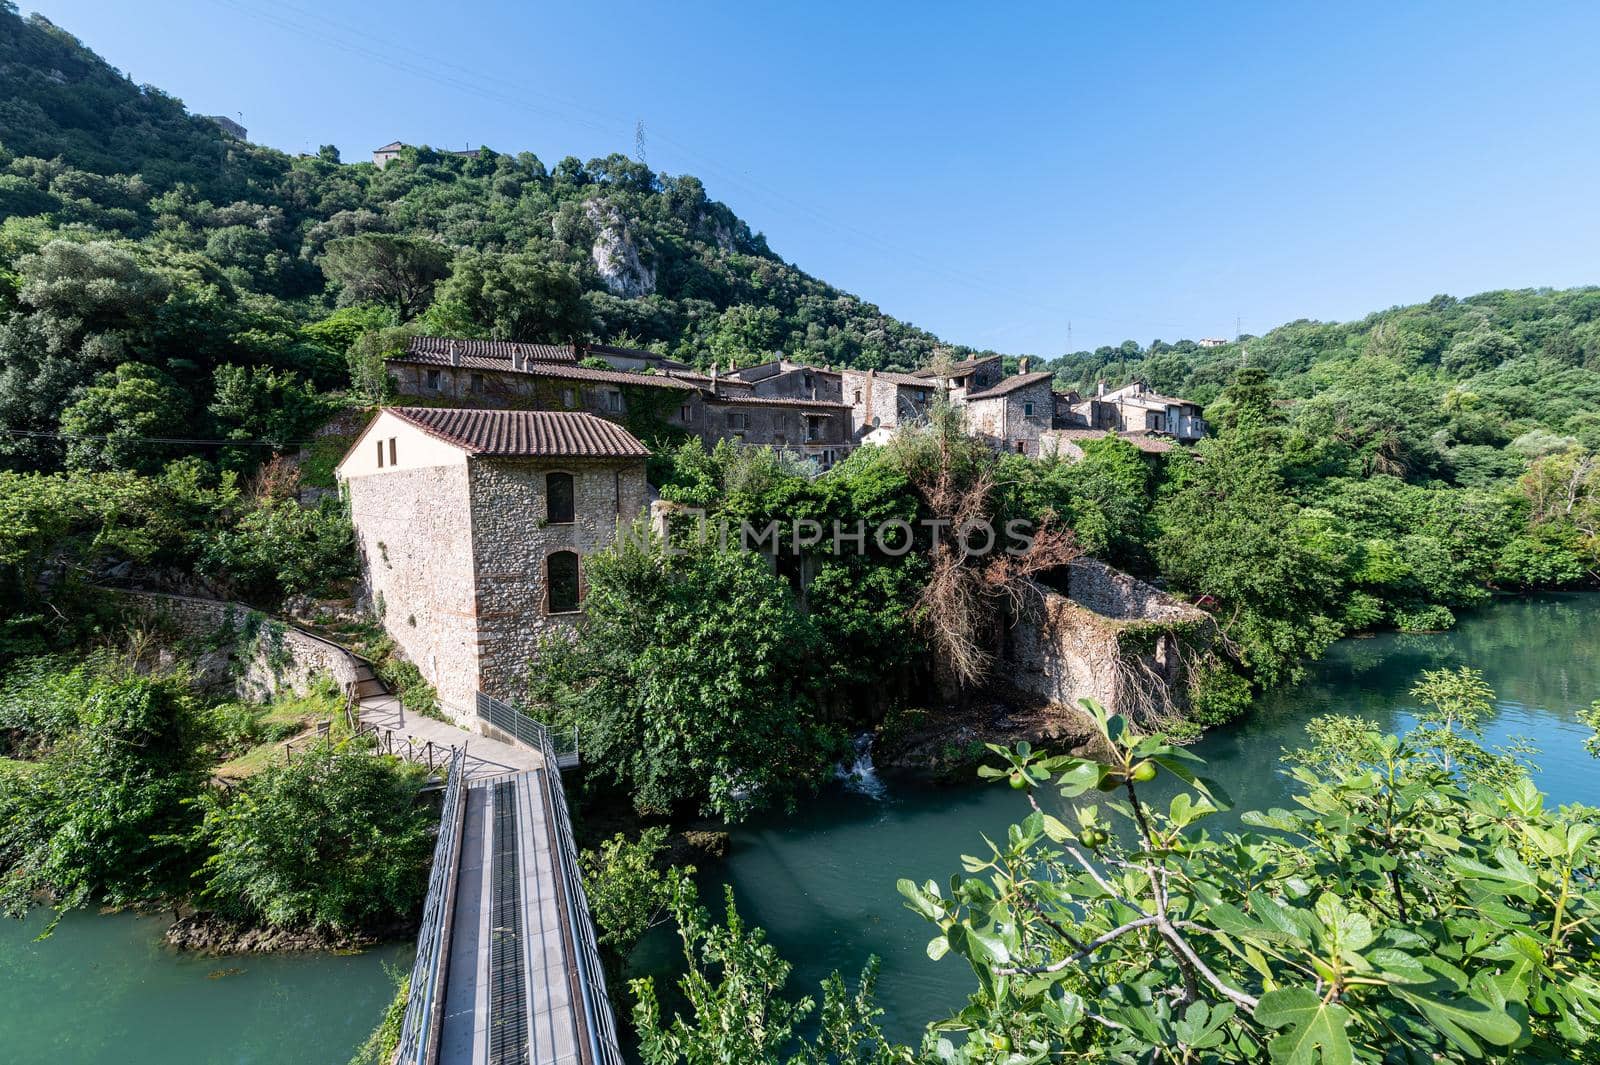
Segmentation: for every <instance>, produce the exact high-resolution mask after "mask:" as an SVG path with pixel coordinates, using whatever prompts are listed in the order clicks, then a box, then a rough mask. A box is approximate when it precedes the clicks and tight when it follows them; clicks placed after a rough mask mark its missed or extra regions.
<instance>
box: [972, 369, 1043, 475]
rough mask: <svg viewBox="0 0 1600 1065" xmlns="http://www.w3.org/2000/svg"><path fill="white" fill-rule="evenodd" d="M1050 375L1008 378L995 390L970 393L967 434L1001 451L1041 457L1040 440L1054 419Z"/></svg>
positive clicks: (1024, 375) (1029, 374)
mask: <svg viewBox="0 0 1600 1065" xmlns="http://www.w3.org/2000/svg"><path fill="white" fill-rule="evenodd" d="M1051 380H1052V375H1051V374H1050V373H1048V372H1044V371H1041V372H1039V373H1025V374H1018V375H1017V376H1015V377H1007V378H1005V379H1004V380H1002V381H1001V382H1000V383H999V384H997V385H995V386H994V387H992V388H987V389H984V390H983V391H981V392H973V393H968V394H967V396H966V398H965V400H964V402H963V404H962V405H963V406H964V407H965V408H966V413H967V431H968V432H970V433H972V434H973V435H974V436H977V437H979V438H981V439H982V440H984V441H985V442H986V443H988V444H989V446H990V447H993V448H995V449H996V450H998V451H1011V452H1015V453H1016V454H1018V455H1027V456H1028V457H1029V458H1038V457H1039V439H1040V437H1041V435H1042V434H1044V433H1045V432H1047V431H1049V429H1050V426H1051V423H1052V421H1053V419H1054V417H1055V397H1054V395H1053V394H1052V393H1051V391H1050V382H1051Z"/></svg>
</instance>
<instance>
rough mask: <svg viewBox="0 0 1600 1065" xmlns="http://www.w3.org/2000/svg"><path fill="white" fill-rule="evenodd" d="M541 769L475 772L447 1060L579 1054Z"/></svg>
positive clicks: (445, 1041)
mask: <svg viewBox="0 0 1600 1065" xmlns="http://www.w3.org/2000/svg"><path fill="white" fill-rule="evenodd" d="M541 778H542V771H541V772H533V773H521V774H518V775H516V776H513V777H502V778H501V779H499V780H497V781H494V782H489V781H472V782H471V783H470V784H469V785H468V788H467V792H466V795H465V796H463V798H464V799H465V800H466V812H465V816H464V821H463V825H462V846H461V862H460V867H459V872H458V873H457V879H456V897H455V910H454V918H453V920H452V922H451V933H450V943H449V957H450V962H449V966H448V968H447V969H446V970H445V972H446V985H447V986H446V992H445V1000H444V1010H443V1013H442V1015H441V1018H440V1025H441V1027H440V1039H439V1057H438V1060H439V1062H440V1065H529V1063H532V1065H577V1063H578V1062H579V1061H580V1060H581V1059H580V1057H579V1043H580V1040H581V1036H580V1034H579V1025H580V1024H581V1023H582V1022H581V1013H580V1010H581V1006H580V1005H578V1004H576V1003H575V1002H574V1000H573V993H572V992H573V988H572V983H571V979H572V978H571V975H570V970H571V969H572V967H573V963H572V960H571V959H570V958H569V951H570V949H571V946H570V943H569V940H570V933H569V932H568V931H567V930H566V929H565V928H564V922H563V919H562V914H563V910H562V905H561V903H562V897H561V890H562V889H561V887H560V885H559V874H558V872H557V870H556V861H555V857H554V855H553V854H552V853H551V848H550V834H551V827H550V825H549V824H548V822H547V815H548V813H549V811H548V808H547V806H546V803H545V800H544V781H543V780H542V779H541ZM584 919H585V920H587V915H585V916H584Z"/></svg>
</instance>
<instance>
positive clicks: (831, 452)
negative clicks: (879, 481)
mask: <svg viewBox="0 0 1600 1065" xmlns="http://www.w3.org/2000/svg"><path fill="white" fill-rule="evenodd" d="M704 403H705V423H704V429H703V432H702V439H703V440H704V441H705V444H706V446H707V447H708V448H711V447H715V446H716V444H717V441H719V440H733V441H737V442H738V443H741V444H750V445H752V446H758V447H759V446H763V445H767V446H771V447H775V448H780V449H783V450H787V451H794V452H798V453H799V454H801V455H804V456H805V457H806V458H811V459H815V460H816V461H817V462H818V463H819V464H820V465H821V466H822V467H823V468H824V469H827V468H828V467H829V466H832V465H833V464H834V463H835V462H838V461H839V460H840V459H842V458H844V456H845V455H846V454H848V453H849V450H850V444H851V441H850V409H849V408H848V407H846V406H845V405H844V404H843V403H835V402H830V401H827V400H809V399H778V398H772V397H765V396H738V395H726V394H722V395H716V396H711V395H708V396H706V397H705V399H704Z"/></svg>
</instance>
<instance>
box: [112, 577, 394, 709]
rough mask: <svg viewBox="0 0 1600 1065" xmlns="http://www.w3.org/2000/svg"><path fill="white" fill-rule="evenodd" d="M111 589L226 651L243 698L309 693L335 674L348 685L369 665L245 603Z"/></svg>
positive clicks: (153, 618) (136, 608) (138, 609)
mask: <svg viewBox="0 0 1600 1065" xmlns="http://www.w3.org/2000/svg"><path fill="white" fill-rule="evenodd" d="M112 594H114V595H115V596H116V597H117V601H118V602H119V603H122V604H124V605H125V606H126V607H127V608H128V609H129V610H130V611H132V612H133V613H134V614H136V615H138V616H140V617H142V618H145V619H146V620H148V621H150V622H152V623H154V624H157V625H159V626H161V627H162V628H164V629H167V630H169V631H172V632H174V633H177V634H178V635H180V636H182V637H184V638H186V639H188V640H192V641H194V642H196V643H197V644H199V645H201V646H209V647H213V648H215V650H216V651H218V652H220V653H223V654H226V655H227V656H228V658H229V659H230V666H231V668H230V670H229V674H230V677H231V682H232V686H233V689H234V692H235V694H237V695H238V696H239V697H240V698H241V699H250V700H254V701H265V700H267V699H269V698H271V697H272V696H274V695H277V694H279V693H282V692H293V693H294V694H296V695H304V694H306V693H307V692H308V691H310V690H311V685H312V683H313V682H314V681H315V680H316V679H317V678H318V677H331V678H332V679H333V681H334V683H336V684H338V685H339V686H340V687H341V688H343V687H344V686H345V685H346V684H350V683H353V682H354V681H355V680H356V679H357V671H358V670H360V669H361V667H362V666H363V665H364V664H365V663H364V662H363V661H362V660H361V659H360V658H358V657H357V656H356V655H354V654H352V653H351V652H349V651H347V650H345V649H344V648H342V647H340V646H338V645H337V644H334V643H330V642H329V641H327V640H324V639H322V638H321V637H320V636H316V635H314V634H312V633H309V632H306V631H304V630H303V629H298V628H295V627H294V626H293V625H288V624H285V623H284V622H282V621H279V620H277V619H275V618H272V617H270V616H268V615H266V614H263V613H262V612H261V611H259V610H256V609H255V608H254V607H249V606H245V605H244V604H241V603H230V602H226V601H223V600H219V599H200V598H196V597H193V596H185V595H166V594H164V593H160V592H138V591H115V592H113V593H112Z"/></svg>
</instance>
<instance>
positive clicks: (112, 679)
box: [0, 635, 436, 932]
mask: <svg viewBox="0 0 1600 1065" xmlns="http://www.w3.org/2000/svg"><path fill="white" fill-rule="evenodd" d="M141 649H142V650H144V651H148V650H149V649H150V648H149V645H148V644H147V643H144V642H142V641H141V638H140V637H139V636H137V635H134V636H132V637H130V643H129V647H128V649H127V650H125V651H121V652H117V653H113V652H111V651H106V650H102V651H95V652H92V653H89V654H87V655H83V654H80V655H79V656H77V657H76V658H71V659H69V658H66V657H59V658H57V657H40V658H32V659H23V660H20V661H18V662H16V663H14V664H13V665H12V666H11V667H10V669H9V670H8V671H7V675H6V677H5V680H4V682H3V683H0V907H3V910H4V912H5V913H7V914H9V915H11V916H21V915H22V914H24V913H26V912H27V911H28V910H29V909H30V908H31V907H33V906H34V905H37V904H39V903H47V904H49V905H51V906H53V907H54V908H55V909H57V910H58V911H61V912H64V911H66V910H68V909H72V908H75V907H81V906H88V905H94V904H101V903H103V904H109V905H117V906H122V905H150V904H158V903H159V904H169V905H172V906H178V905H181V904H184V903H188V902H194V903H197V904H199V905H200V906H201V907H202V908H204V909H205V910H207V911H209V912H213V913H219V914H222V915H224V916H225V917H227V918H229V919H231V920H234V921H239V922H249V923H254V924H264V925H270V926H277V927H292V928H310V929H317V930H331V931H338V932H351V931H368V930H374V929H383V928H385V927H387V926H389V925H392V923H393V922H394V921H396V920H403V919H405V918H407V917H409V916H410V915H411V914H412V913H413V912H414V911H415V908H416V907H417V905H418V904H419V903H420V901H421V898H422V893H423V890H424V888H425V885H426V879H427V866H428V860H429V856H430V855H431V853H432V846H433V837H432V827H433V825H434V823H435V817H436V814H434V813H433V812H432V811H431V810H430V807H429V804H428V803H426V802H425V801H422V800H421V799H420V797H419V791H420V789H421V787H422V785H423V783H424V780H423V778H424V777H425V776H426V774H425V773H423V771H422V770H421V769H420V768H419V767H416V766H412V765H407V764H404V763H401V762H399V761H397V760H396V759H393V758H388V757H379V756H376V755H374V754H372V753H370V752H368V751H366V750H363V749H360V748H358V747H355V746H351V745H348V744H337V745H336V744H330V743H326V742H324V743H321V744H317V745H314V746H312V747H311V748H309V749H307V750H302V751H301V752H300V753H299V754H298V755H297V756H296V758H295V759H294V761H293V762H289V763H285V762H284V761H283V760H282V759H283V755H282V753H281V752H278V751H273V752H272V754H273V755H274V758H273V759H272V761H271V762H270V763H269V764H267V765H266V766H265V768H263V769H262V771H261V772H259V773H257V774H256V775H254V776H250V777H248V778H247V779H246V780H244V781H243V782H242V783H241V784H240V785H239V786H238V787H237V789H236V790H234V791H231V792H229V791H225V790H219V789H218V788H217V787H215V786H213V785H212V784H210V778H211V775H212V772H213V770H214V768H215V767H216V765H217V764H218V763H219V762H221V761H224V760H226V759H228V758H230V757H232V756H233V755H235V754H237V753H239V752H240V751H241V750H242V749H245V748H248V747H250V746H252V745H254V744H257V743H263V742H266V743H270V742H272V741H274V740H278V739H281V738H282V736H283V733H282V732H281V731H278V730H279V729H280V728H281V727H283V725H284V724H285V722H286V720H288V719H292V718H294V717H295V715H294V713H293V711H294V710H295V709H296V706H295V705H294V704H295V703H296V702H297V700H293V699H286V700H285V701H284V702H285V703H286V704H288V705H284V706H278V705H273V706H270V707H262V706H256V705H250V704H241V703H237V702H231V701H230V702H221V703H214V702H213V701H211V700H210V699H208V698H207V697H206V696H205V694H204V693H203V692H201V691H200V690H199V689H197V688H196V687H195V685H194V683H193V681H192V678H191V674H190V673H189V672H188V671H187V670H186V669H182V668H179V669H163V668H159V667H157V666H154V665H151V664H150V663H149V662H147V661H144V660H143V659H146V658H150V657H154V656H152V655H149V654H144V655H141V654H140V651H141ZM328 701H329V700H328V688H327V687H322V688H319V689H317V690H316V691H313V692H312V693H311V694H310V695H308V696H307V697H306V698H305V699H304V700H298V702H305V703H308V704H321V705H324V706H326V704H327V703H328ZM333 705H337V703H336V702H335V703H334V704H333ZM291 728H292V729H293V730H294V731H298V728H299V725H298V724H296V725H294V726H291Z"/></svg>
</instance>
